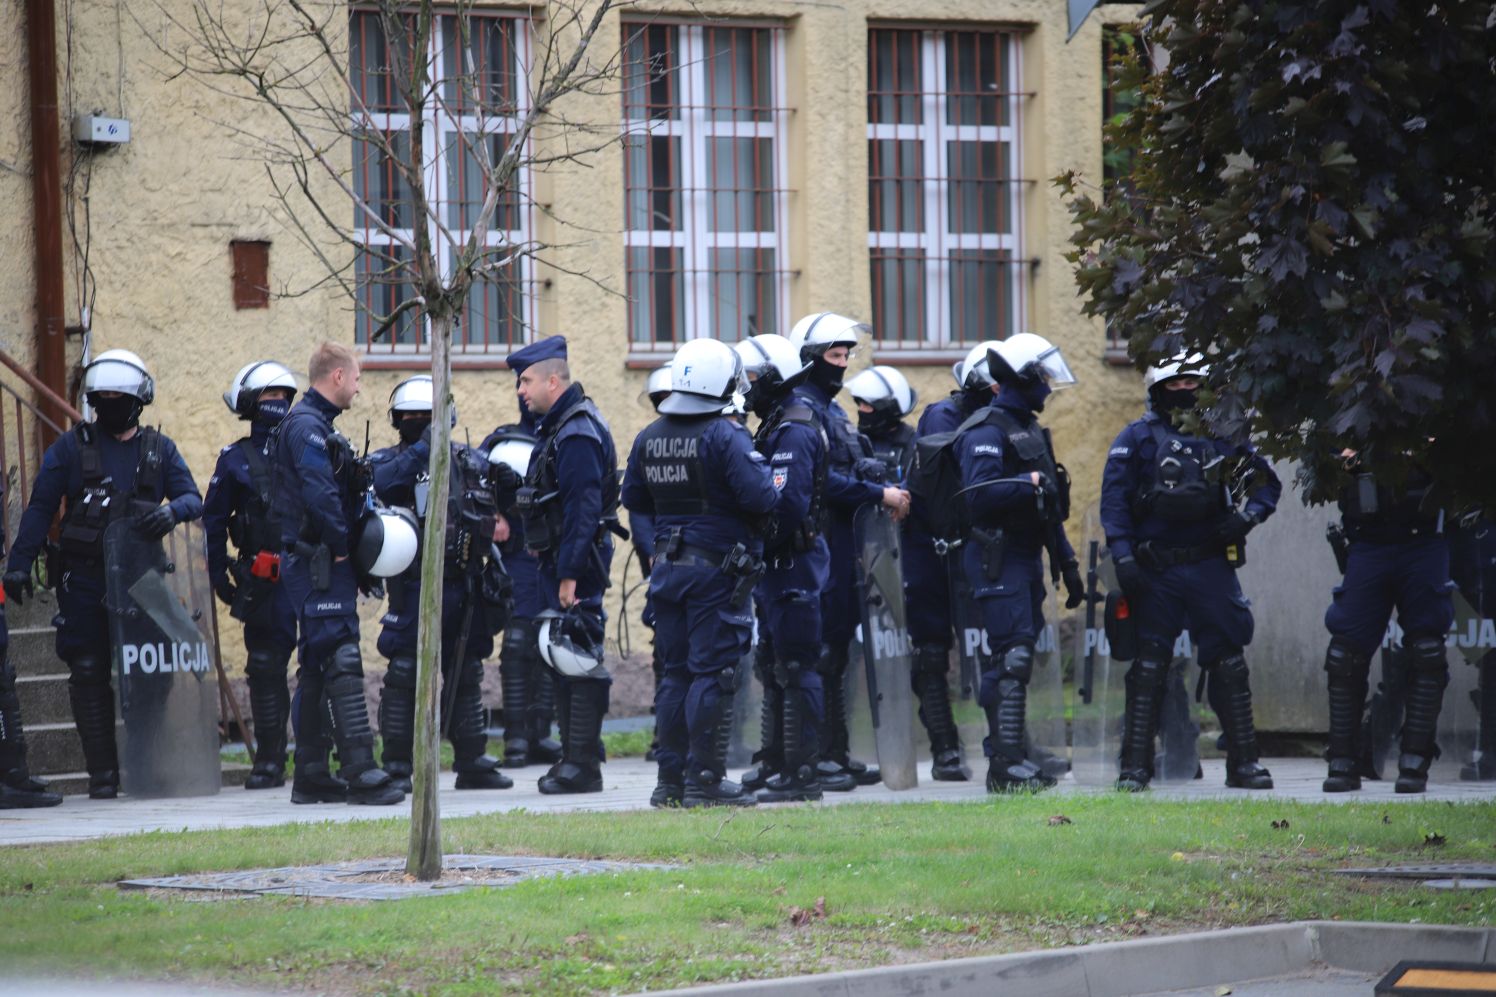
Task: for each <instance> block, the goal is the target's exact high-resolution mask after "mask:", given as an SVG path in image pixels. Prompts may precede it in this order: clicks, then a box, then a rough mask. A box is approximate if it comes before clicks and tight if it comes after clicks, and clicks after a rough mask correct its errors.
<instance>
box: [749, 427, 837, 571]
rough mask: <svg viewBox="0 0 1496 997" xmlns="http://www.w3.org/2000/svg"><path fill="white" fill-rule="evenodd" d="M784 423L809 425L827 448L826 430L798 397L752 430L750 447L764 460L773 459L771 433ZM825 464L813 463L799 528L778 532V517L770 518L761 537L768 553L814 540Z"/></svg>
mask: <svg viewBox="0 0 1496 997" xmlns="http://www.w3.org/2000/svg"><path fill="white" fill-rule="evenodd" d="M785 423H794V424H796V425H800V426H809V427H810V428H811V429H813V430H815V432H816V433H817V435H819V436H820V437H821V445H822V446H823V447H827V449H829V444H828V443H827V441H826V430H825V428H824V427H822V425H821V421H820V420H819V419H817V418H816V414H815V412H814V411H812V410H811V408H810V406H809V405H806V404H804V403H803V402H798V401H793V400H791V401H788V402H786V403H785V404H784V405H782V406H780V407H779V408H777V409H775V410H774V414H773V415H771V416H770V417H769V418H767V419H765V420H764V421H763V422H762V423H761V424H760V425H759V427H758V432H756V433H754V434H753V447H754V449H755V450H757V451H758V452H759V453H761V454H763V457H764V460H766V461H769V462H770V463H771V464H772V462H773V460H774V437H775V435H776V434H777V432H778V430H779V427H781V426H783V425H784V424H785ZM826 465H827V461H824V460H823V461H821V462H820V463H818V464H817V465H816V467H815V478H814V479H813V480H812V482H811V486H810V508H809V509H808V510H807V511H806V514H805V522H804V523H802V524H801V528H800V529H799V530H797V531H796V532H795V533H794V534H792V535H790V536H779V535H777V533H776V531H777V529H778V522H779V521H778V519H777V518H773V517H771V518H770V519H769V534H768V535H767V536H765V537H764V553H765V554H766V555H768V556H770V557H773V556H777V555H782V554H784V553H787V552H800V551H807V550H810V548H811V547H812V546H813V545H814V544H815V539H816V537H817V536H819V535H820V533H821V532H822V531H823V530H824V528H825V522H824V519H825V512H826Z"/></svg>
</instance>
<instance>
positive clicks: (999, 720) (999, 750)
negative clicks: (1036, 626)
mask: <svg viewBox="0 0 1496 997" xmlns="http://www.w3.org/2000/svg"><path fill="white" fill-rule="evenodd" d="M1033 664H1034V649H1033V647H1032V646H1030V645H1027V644H1019V645H1017V646H1014V647H1010V648H1008V650H1007V651H1005V652H1004V653H1003V655H1002V657H1001V659H1000V660H999V661H998V662H997V668H998V679H997V683H996V685H997V696H996V698H995V699H994V700H993V701H992V702H991V703H989V704H988V705H987V726H988V744H989V746H990V749H991V757H990V759H989V761H988V763H987V792H989V793H1008V792H1014V791H1021V790H1027V791H1037V790H1041V789H1048V788H1049V787H1051V786H1053V785H1054V784H1055V780H1054V777H1053V776H1050V775H1047V774H1045V772H1044V770H1043V769H1042V768H1040V767H1039V766H1038V765H1036V764H1034V763H1033V762H1031V761H1029V760H1028V759H1027V758H1026V757H1025V747H1026V746H1027V744H1028V738H1027V736H1026V732H1027V726H1026V725H1027V716H1026V713H1027V710H1028V680H1029V676H1030V675H1032V674H1033Z"/></svg>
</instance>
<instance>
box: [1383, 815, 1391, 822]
mask: <svg viewBox="0 0 1496 997" xmlns="http://www.w3.org/2000/svg"><path fill="white" fill-rule="evenodd" d="M1382 823H1383V824H1391V823H1392V818H1391V817H1388V816H1387V815H1386V814H1382Z"/></svg>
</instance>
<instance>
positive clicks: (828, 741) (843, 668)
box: [817, 644, 881, 788]
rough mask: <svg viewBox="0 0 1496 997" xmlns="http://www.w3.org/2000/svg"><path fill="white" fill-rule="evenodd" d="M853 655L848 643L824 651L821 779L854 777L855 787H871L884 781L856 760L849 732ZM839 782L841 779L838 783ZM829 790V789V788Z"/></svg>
mask: <svg viewBox="0 0 1496 997" xmlns="http://www.w3.org/2000/svg"><path fill="white" fill-rule="evenodd" d="M849 659H850V654H849V653H848V648H847V645H845V644H828V645H826V646H825V647H823V648H822V649H821V660H820V663H819V667H818V670H819V671H820V673H821V684H822V686H823V687H824V690H825V696H826V717H825V723H824V724H822V726H821V761H820V763H819V764H818V766H817V770H818V771H819V772H820V774H821V776H822V777H823V778H824V777H835V776H837V775H841V774H845V775H849V776H851V777H852V788H855V787H857V786H871V785H873V784H874V783H876V782H878V781H879V780H880V779H881V776H880V775H879V773H878V769H877V768H876V767H874V766H870V765H868V764H867V763H865V762H861V761H858V760H857V759H855V758H853V757H852V755H851V753H850V751H849V750H848V748H849V741H850V735H849V733H848V731H847V665H848V663H849ZM838 781H839V780H838ZM827 788H830V787H827Z"/></svg>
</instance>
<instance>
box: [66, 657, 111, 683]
mask: <svg viewBox="0 0 1496 997" xmlns="http://www.w3.org/2000/svg"><path fill="white" fill-rule="evenodd" d="M112 671H113V669H112V668H110V662H109V659H108V658H105V657H103V656H102V655H98V654H77V655H74V656H73V657H71V658H69V659H68V672H69V676H68V682H69V684H70V685H108V684H109V677H110V673H111V672H112Z"/></svg>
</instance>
